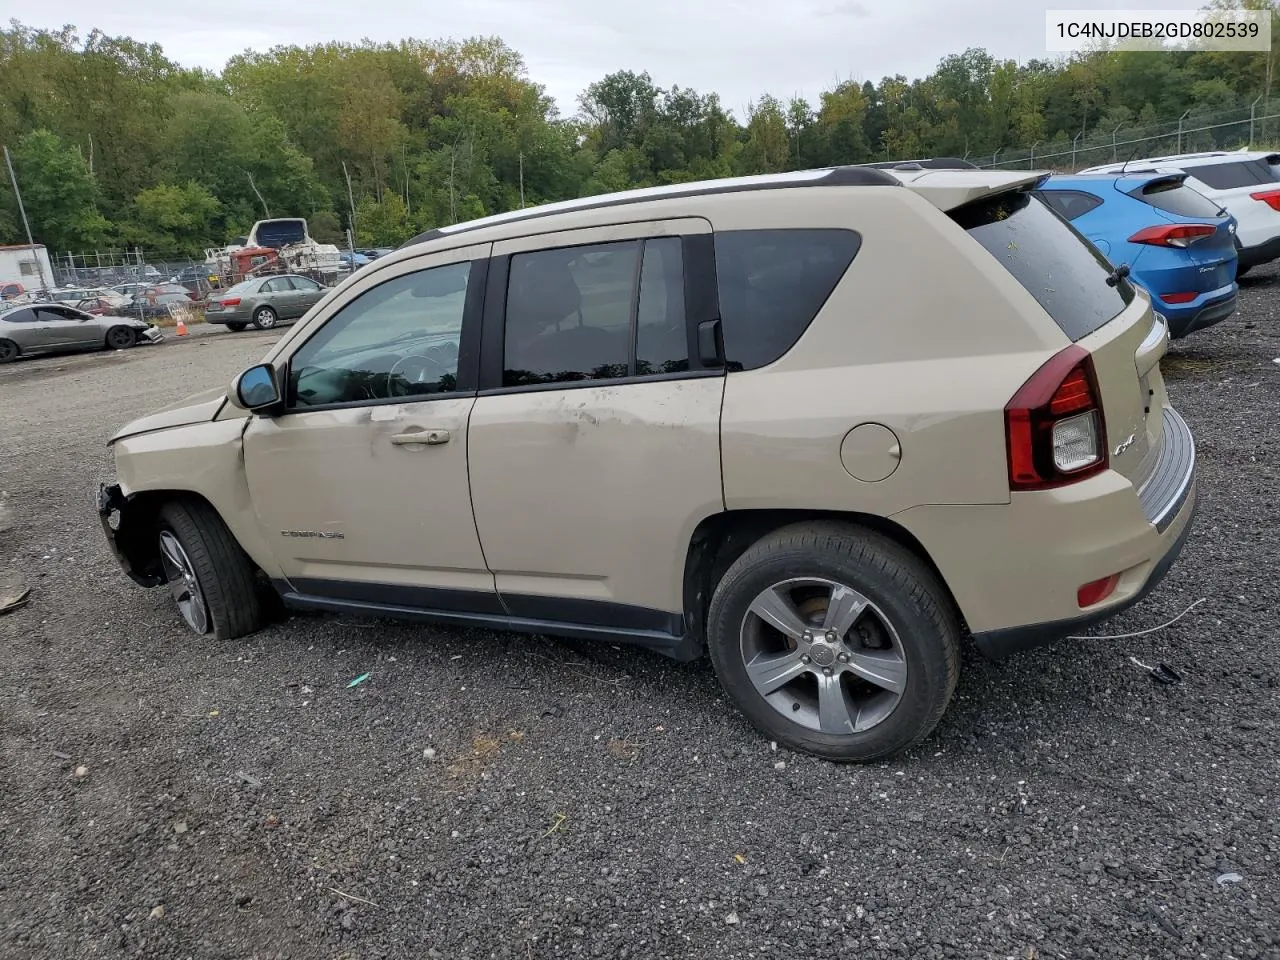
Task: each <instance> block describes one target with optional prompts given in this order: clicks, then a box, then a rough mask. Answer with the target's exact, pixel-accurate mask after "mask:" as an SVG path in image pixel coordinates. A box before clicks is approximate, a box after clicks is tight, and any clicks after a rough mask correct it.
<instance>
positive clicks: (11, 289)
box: [0, 280, 27, 301]
mask: <svg viewBox="0 0 1280 960" xmlns="http://www.w3.org/2000/svg"><path fill="white" fill-rule="evenodd" d="M26 292H27V288H26V287H24V286H23V285H22V284H20V283H18V282H17V281H16V280H14V281H11V282H6V283H0V301H3V300H16V299H17V298H18V297H21V296H22V295H23V294H25V293H26Z"/></svg>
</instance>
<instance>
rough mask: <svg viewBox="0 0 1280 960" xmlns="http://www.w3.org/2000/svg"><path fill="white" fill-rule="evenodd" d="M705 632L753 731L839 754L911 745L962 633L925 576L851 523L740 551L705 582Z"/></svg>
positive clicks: (840, 757) (937, 713)
mask: <svg viewBox="0 0 1280 960" xmlns="http://www.w3.org/2000/svg"><path fill="white" fill-rule="evenodd" d="M707 639H708V646H709V649H710V654H711V661H712V663H713V664H714V666H715V670H716V674H717V676H718V677H719V678H720V683H721V685H722V686H723V687H724V689H725V692H726V693H727V694H728V695H729V697H730V699H732V700H733V702H734V703H735V704H736V705H737V707H738V709H740V710H741V711H742V712H743V713H744V714H745V715H746V717H747V719H748V720H750V721H751V723H752V724H753V725H754V726H755V727H756V728H757V729H758V730H760V731H761V732H762V733H764V734H765V735H766V736H768V737H770V738H771V739H773V740H777V741H778V742H780V743H785V744H787V745H788V746H790V747H793V748H794V749H796V750H801V751H804V752H806V753H812V754H815V755H817V756H820V757H825V758H827V759H830V760H837V761H843V762H851V761H852V762H863V763H865V762H868V761H872V760H877V759H880V758H883V757H888V756H891V755H893V754H896V753H899V752H901V751H903V750H906V749H907V748H909V747H911V746H913V745H914V744H916V743H918V742H920V741H921V740H923V739H924V738H925V737H926V736H928V734H929V733H930V732H931V731H932V730H933V728H934V727H935V726H937V723H938V721H939V720H940V719H941V718H942V715H943V713H944V712H945V711H946V708H947V705H948V703H950V701H951V695H952V693H953V692H954V691H955V686H956V681H957V680H958V679H959V675H960V628H959V624H958V623H957V619H956V614H955V611H954V609H953V607H952V604H951V601H950V598H949V597H948V596H947V594H946V591H945V590H944V589H943V587H942V586H941V584H939V583H938V580H937V578H936V576H935V575H934V574H933V572H932V571H931V570H930V569H929V568H928V567H927V566H926V565H925V564H924V563H922V562H921V561H920V560H919V558H917V557H916V556H914V555H913V554H912V553H910V552H909V551H908V550H906V549H905V548H903V547H902V546H900V545H899V544H897V543H895V542H893V541H892V540H890V539H888V538H887V537H884V536H882V535H880V534H877V533H875V532H873V531H871V530H867V529H865V528H862V527H857V526H853V525H849V524H840V523H803V524H795V525H793V526H789V527H784V528H782V529H780V530H777V531H775V532H774V533H771V534H768V535H766V536H765V537H763V538H761V539H760V540H759V541H757V542H756V543H755V544H753V545H752V546H751V547H749V548H748V549H747V551H746V552H745V553H744V554H743V555H742V556H741V557H739V558H738V560H737V561H735V562H734V564H733V565H732V566H731V567H730V568H729V569H728V571H727V572H726V573H725V575H724V577H723V578H722V579H721V580H720V583H719V584H718V585H717V587H716V590H715V593H714V595H713V597H712V600H711V609H710V612H709V615H708V618H707Z"/></svg>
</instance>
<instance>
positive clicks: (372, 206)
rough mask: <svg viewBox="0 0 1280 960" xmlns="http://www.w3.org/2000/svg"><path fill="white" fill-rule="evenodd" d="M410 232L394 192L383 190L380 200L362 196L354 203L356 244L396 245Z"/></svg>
mask: <svg viewBox="0 0 1280 960" xmlns="http://www.w3.org/2000/svg"><path fill="white" fill-rule="evenodd" d="M413 233H414V229H413V227H412V226H411V225H410V223H409V216H408V213H407V212H406V211H405V206H404V201H403V200H401V199H400V197H399V196H398V195H397V194H394V193H384V194H383V195H382V200H381V201H379V200H376V199H374V198H373V197H368V196H366V197H363V198H361V200H360V203H359V204H358V205H357V206H356V244H357V245H358V246H361V247H396V246H399V245H400V244H402V243H404V242H405V241H406V240H408V239H409V237H411V236H412V235H413Z"/></svg>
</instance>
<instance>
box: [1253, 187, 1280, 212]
mask: <svg viewBox="0 0 1280 960" xmlns="http://www.w3.org/2000/svg"><path fill="white" fill-rule="evenodd" d="M1249 196H1250V197H1252V198H1253V199H1254V200H1261V201H1262V202H1263V203H1265V204H1266V205H1267V206H1268V207H1270V208H1271V209H1272V210H1280V190H1263V191H1262V192H1261V193H1251V194H1249Z"/></svg>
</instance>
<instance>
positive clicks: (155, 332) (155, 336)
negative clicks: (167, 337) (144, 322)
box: [138, 326, 164, 343]
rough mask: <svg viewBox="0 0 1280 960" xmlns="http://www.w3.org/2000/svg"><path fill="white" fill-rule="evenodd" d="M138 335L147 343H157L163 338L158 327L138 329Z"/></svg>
mask: <svg viewBox="0 0 1280 960" xmlns="http://www.w3.org/2000/svg"><path fill="white" fill-rule="evenodd" d="M138 336H139V337H140V338H141V339H142V340H144V341H146V342H147V343H159V342H160V341H161V340H163V339H164V333H163V332H162V331H161V330H160V328H159V327H154V326H152V327H147V329H145V330H139V331H138Z"/></svg>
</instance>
